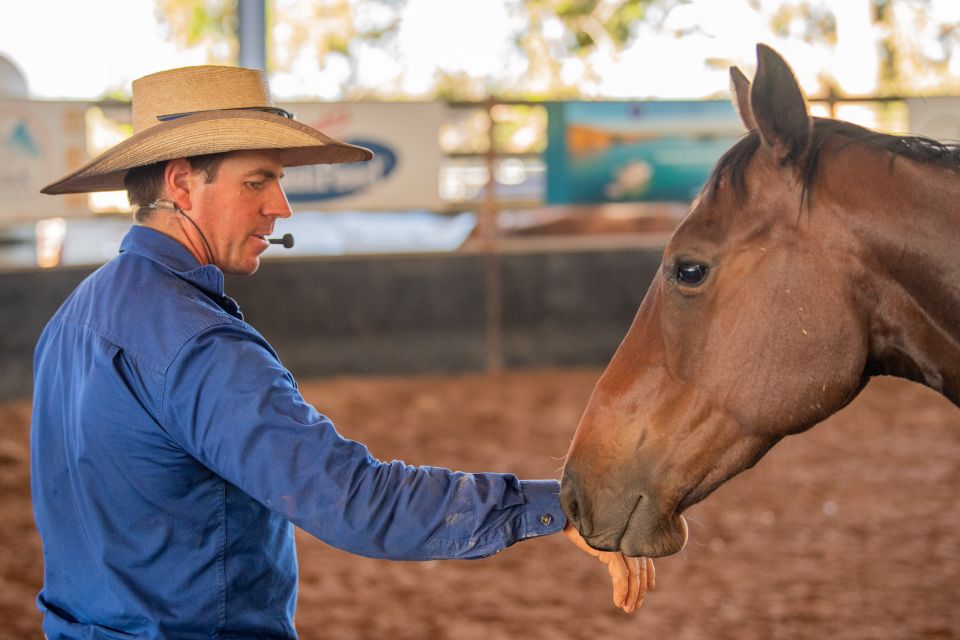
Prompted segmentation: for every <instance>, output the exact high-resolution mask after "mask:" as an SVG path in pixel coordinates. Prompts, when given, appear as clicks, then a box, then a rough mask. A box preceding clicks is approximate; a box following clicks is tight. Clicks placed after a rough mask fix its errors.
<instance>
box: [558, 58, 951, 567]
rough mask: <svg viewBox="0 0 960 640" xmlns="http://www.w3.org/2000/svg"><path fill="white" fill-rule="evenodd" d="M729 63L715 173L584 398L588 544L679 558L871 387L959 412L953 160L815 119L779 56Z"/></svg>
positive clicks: (920, 145)
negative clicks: (734, 498)
mask: <svg viewBox="0 0 960 640" xmlns="http://www.w3.org/2000/svg"><path fill="white" fill-rule="evenodd" d="M757 58H758V64H757V74H756V77H755V79H754V82H753V86H752V87H751V86H750V83H749V81H748V80H747V79H746V78H745V77H744V76H743V74H742V73H740V71H739V70H738V69H736V68H734V69H731V76H732V78H733V86H734V94H735V95H734V97H735V102H736V104H737V106H738V110H739V112H740V115H741V119H742V120H743V122H744V124H745V125H746V127H747V129H748V133H747V134H746V135H745V136H744V137H743V138H742V139H741V140H740V141H739V142H738V143H737V144H736V145H734V146H733V147H732V148H731V149H729V150H728V151H727V152H726V154H725V155H724V156H723V157H722V158H721V159H720V160H719V161H718V163H717V166H716V167H715V169H714V171H713V174H712V176H711V178H710V179H709V181H708V182H707V184H706V185H705V187H704V189H703V191H702V192H701V194H700V196H699V197H698V199H697V200H696V201H695V202H694V203H693V205H692V209H691V211H690V213H689V215H688V216H687V218H686V219H685V220H684V221H683V223H682V224H681V225H680V226H679V227H678V228H677V230H676V232H675V234H674V236H673V238H672V239H671V240H670V242H669V244H668V246H667V247H666V249H665V251H664V255H663V262H662V268H661V270H660V272H659V274H658V275H657V277H656V278H655V279H654V281H653V283H652V284H651V286H650V289H649V291H648V292H647V295H646V297H645V299H644V300H643V303H642V304H641V306H640V310H639V311H638V313H637V316H636V318H635V320H634V321H633V325H632V326H631V327H630V330H629V332H628V333H627V335H626V337H625V338H624V340H623V343H622V344H621V345H620V347H619V349H618V350H617V352H616V354H615V355H614V357H613V359H612V361H611V362H610V364H609V366H608V368H607V369H606V371H605V372H604V374H603V376H602V377H601V379H600V381H599V382H598V383H597V387H596V389H595V390H594V392H593V395H592V397H591V399H590V402H589V404H588V406H587V409H586V412H585V413H584V416H583V418H582V420H581V422H580V425H579V427H578V428H577V432H576V435H575V436H574V439H573V442H572V444H571V447H570V451H569V453H568V457H567V461H566V464H565V467H564V473H563V485H562V493H561V499H562V501H563V504H564V508H565V509H566V512H567V515H568V517H569V519H570V521H571V522H573V523H575V524H576V526H577V527H578V528H579V530H580V532H581V534H582V535H583V537H584V538H585V539H586V540H587V542H588V543H589V544H590V545H591V546H593V547H596V548H597V549H603V550H621V551H623V552H624V553H625V554H627V555H632V556H663V555H669V554H672V553H675V552H677V551H678V550H680V549H681V548H682V547H683V545H684V543H685V541H686V535H687V529H686V523H685V521H684V519H683V518H682V516H681V514H682V513H683V511H684V509H686V508H687V507H689V506H691V505H693V504H695V503H697V502H699V501H700V500H703V499H704V498H705V497H707V496H708V495H709V494H710V493H711V492H712V491H713V490H714V489H716V488H717V487H718V486H720V485H721V484H722V483H724V482H725V481H727V480H728V479H730V478H731V477H732V476H734V475H736V474H738V473H740V472H741V471H743V470H745V469H748V468H750V467H751V466H753V465H754V464H755V463H756V462H757V461H758V460H759V459H760V458H761V457H762V456H763V455H764V454H765V453H766V452H767V451H768V450H769V449H770V447H772V446H773V445H774V444H776V443H777V442H778V441H779V440H780V439H781V438H783V437H784V436H786V435H789V434H793V433H798V432H801V431H804V430H806V429H809V428H810V427H812V426H813V425H815V424H817V423H818V422H820V421H822V420H823V419H825V418H826V417H827V416H829V415H830V414H832V413H834V412H836V411H838V410H839V409H840V408H842V407H844V406H845V405H846V404H847V403H849V402H850V401H851V400H852V399H853V398H854V397H855V396H856V395H857V394H858V393H859V392H860V390H861V389H863V387H864V385H865V384H866V383H867V381H868V380H869V378H870V377H871V376H875V375H894V376H900V377H904V378H908V379H910V380H914V381H917V382H920V383H922V384H925V385H927V386H929V387H931V388H933V389H935V390H937V391H939V392H940V393H942V394H943V395H945V396H946V397H947V398H949V399H950V400H952V401H953V402H954V403H955V404H960V259H958V256H960V152H958V149H957V147H955V146H952V145H944V144H941V143H937V142H935V141H932V140H927V139H923V138H916V137H900V136H892V135H885V134H880V133H876V132H873V131H870V130H867V129H863V128H861V127H858V126H855V125H852V124H849V123H845V122H840V121H837V120H831V119H821V118H812V117H810V116H809V115H808V111H807V105H806V102H805V100H804V97H803V94H802V92H801V90H800V88H799V86H798V85H797V82H796V79H795V78H794V76H793V73H792V72H791V70H790V68H789V67H788V66H787V64H786V62H784V60H783V59H782V58H781V57H780V56H779V55H778V54H777V53H776V52H774V51H773V50H772V49H770V48H768V47H766V46H763V45H759V46H758V47H757Z"/></svg>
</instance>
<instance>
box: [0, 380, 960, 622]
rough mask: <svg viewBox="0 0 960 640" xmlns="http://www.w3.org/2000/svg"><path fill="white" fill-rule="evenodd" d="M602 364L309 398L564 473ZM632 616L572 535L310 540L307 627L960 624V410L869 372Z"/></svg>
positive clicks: (541, 472) (15, 562)
mask: <svg viewBox="0 0 960 640" xmlns="http://www.w3.org/2000/svg"><path fill="white" fill-rule="evenodd" d="M599 374H600V371H599V370H596V369H588V370H549V371H531V372H510V373H505V374H502V375H499V376H486V375H468V376H456V377H418V378H375V379H367V378H363V379H361V378H342V379H328V380H320V381H312V382H307V383H305V384H303V385H302V389H303V392H304V395H305V396H306V397H307V399H308V400H310V401H311V402H313V403H314V404H315V405H316V406H317V407H318V408H320V410H321V411H322V412H324V413H326V414H327V415H329V416H330V417H331V418H333V420H334V422H335V423H336V424H337V426H338V429H339V431H340V432H341V433H342V434H344V435H345V436H347V437H351V438H355V439H358V440H360V441H363V442H365V443H367V444H368V445H369V447H370V449H371V451H372V452H373V453H374V455H376V456H378V457H380V458H386V459H393V458H400V459H403V460H405V461H407V462H409V463H412V464H429V465H443V466H448V467H452V468H455V469H462V470H469V471H481V470H485V471H486V470H489V471H510V472H514V473H517V474H518V475H520V476H521V477H526V478H537V477H551V478H558V477H559V472H560V467H561V465H562V464H563V462H562V457H563V455H564V453H565V451H566V448H567V445H568V443H569V439H570V437H572V435H573V432H574V429H575V427H576V424H577V420H578V418H579V416H580V412H581V411H582V410H583V408H584V407H585V406H586V402H587V398H588V396H589V394H590V390H591V388H592V386H593V384H594V382H595V381H596V379H597V378H598V377H599ZM29 412H30V406H29V403H28V402H26V401H24V402H14V403H7V404H2V405H0V490H2V494H0V495H2V502H0V509H2V511H0V516H2V518H0V523H2V524H0V639H7V638H39V637H41V633H40V626H39V625H40V618H39V615H38V613H37V611H36V608H35V606H34V602H33V599H34V596H35V594H36V591H37V589H38V588H39V585H40V576H41V566H42V565H41V556H40V543H39V539H38V538H37V535H36V533H35V531H34V528H33V520H32V515H31V509H30V496H29V468H28V466H29V454H28V445H27V443H28V429H29ZM688 521H689V523H690V541H689V543H688V544H687V547H686V549H684V551H683V552H681V553H680V554H678V555H676V556H673V557H670V558H664V559H661V560H659V561H658V562H657V590H656V591H655V592H652V593H650V594H648V596H647V598H646V601H645V603H644V605H643V608H642V609H641V610H640V611H638V612H637V613H634V614H633V615H630V616H628V615H625V614H623V613H621V612H620V611H619V610H617V609H615V608H614V607H613V605H612V603H611V596H610V587H609V584H608V580H607V577H606V570H605V569H604V568H603V567H602V566H601V565H600V564H599V563H597V562H596V561H594V560H593V559H592V558H589V557H588V556H586V555H585V554H583V553H581V552H579V551H577V550H576V549H574V548H573V546H572V545H571V544H570V543H569V542H567V541H566V540H564V539H562V538H561V537H560V536H553V537H551V538H546V539H539V540H533V541H528V542H524V543H521V544H520V545H517V546H515V547H513V548H511V549H508V550H507V551H504V552H503V553H501V554H498V555H497V556H495V557H493V558H489V559H485V560H479V561H451V562H426V563H413V562H388V561H377V560H369V559H365V558H357V557H354V556H350V555H348V554H346V553H343V552H341V551H338V550H335V549H332V548H330V547H327V546H326V545H324V544H323V543H321V542H318V541H316V540H314V539H311V538H308V537H307V536H305V535H300V536H299V541H298V543H299V557H300V572H301V579H300V601H299V608H298V614H297V626H298V628H299V631H300V634H301V637H302V638H304V639H307V640H309V639H313V638H317V639H319V638H333V639H375V638H391V639H395V640H406V639H410V640H414V639H415V640H444V639H450V640H472V639H477V640H481V639H482V640H499V639H511V640H516V639H527V638H545V639H546V638H549V639H562V638H577V639H584V640H595V639H597V638H619V639H626V638H638V639H642V638H656V639H664V640H665V639H671V640H683V639H695V638H704V639H707V638H709V639H711V640H712V639H725V638H730V639H737V640H750V639H761V638H762V639H778V638H784V639H791V640H796V639H803V638H832V639H835V640H846V639H854V638H856V639H858V640H859V639H872V638H877V639H879V638H909V639H915V638H916V639H920V638H960V410H958V409H957V408H955V407H954V406H953V405H951V404H950V403H949V402H948V401H946V400H945V399H943V398H942V397H940V396H938V395H937V394H935V393H934V392H932V391H930V390H928V389H925V388H923V387H920V386H918V385H914V384H911V383H908V382H905V381H901V380H895V379H891V378H882V379H878V380H874V381H873V382H871V384H870V385H869V386H868V387H867V389H866V390H865V391H864V392H863V394H862V395H861V396H860V397H859V398H858V399H857V400H856V401H855V402H854V403H853V404H852V405H851V406H849V407H847V408H846V409H844V410H843V411H842V412H841V413H839V414H837V415H836V416H834V417H833V418H832V419H830V420H829V421H828V422H826V423H824V424H821V425H819V426H817V427H815V428H814V429H813V430H812V431H810V432H808V433H805V434H801V435H798V436H793V437H790V438H787V439H786V440H785V441H783V442H782V443H780V444H779V445H777V446H776V447H774V449H773V450H772V451H771V452H770V453H769V454H768V455H767V456H766V457H765V458H764V459H763V460H761V461H760V463H759V464H758V465H757V466H756V467H755V468H754V469H752V470H750V471H747V472H746V473H744V474H742V475H741V476H739V477H737V478H735V479H733V480H732V481H730V482H729V483H728V484H726V485H725V486H723V487H721V488H720V489H719V490H718V491H717V492H716V493H715V494H714V495H712V496H710V497H709V498H707V500H706V502H704V503H702V504H700V505H697V506H695V507H693V508H692V509H690V511H689V512H688Z"/></svg>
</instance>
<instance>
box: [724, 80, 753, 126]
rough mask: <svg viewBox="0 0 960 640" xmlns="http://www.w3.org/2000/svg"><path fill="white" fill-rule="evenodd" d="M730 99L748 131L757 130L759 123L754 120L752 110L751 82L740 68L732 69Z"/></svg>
mask: <svg viewBox="0 0 960 640" xmlns="http://www.w3.org/2000/svg"><path fill="white" fill-rule="evenodd" d="M730 97H731V98H732V99H733V107H734V108H735V109H736V110H737V113H739V114H740V120H742V121H743V126H745V127H746V128H747V131H753V130H754V129H756V128H757V123H756V121H754V119H753V111H752V110H751V109H750V81H749V80H747V76H745V75H743V71H740V69H739V67H730Z"/></svg>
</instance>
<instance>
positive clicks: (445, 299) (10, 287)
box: [0, 247, 661, 399]
mask: <svg viewBox="0 0 960 640" xmlns="http://www.w3.org/2000/svg"><path fill="white" fill-rule="evenodd" d="M660 254H661V249H660V248H649V247H637V248H629V247H628V248H616V249H609V248H605V249H574V250H565V251H528V252H510V253H503V254H500V255H499V256H498V259H499V265H498V268H499V272H500V279H499V282H500V289H501V296H500V300H501V308H502V311H501V315H500V317H501V321H500V327H501V329H502V339H501V340H500V345H501V346H500V349H501V353H500V360H501V361H502V362H503V364H504V366H506V367H508V368H510V367H539V366H557V365H572V366H576V365H600V364H602V363H604V362H605V361H607V360H608V359H609V358H610V356H611V355H612V354H613V352H614V350H615V349H616V347H617V345H618V344H619V342H620V340H621V338H622V337H623V335H624V334H625V333H626V330H627V328H628V327H629V325H630V321H631V320H632V319H633V316H634V314H635V313H636V309H637V307H638V305H639V304H640V301H641V300H642V298H643V294H644V292H645V291H646V289H647V287H648V285H649V283H650V280H651V278H652V277H653V274H654V273H655V272H656V269H657V267H658V265H659V261H660ZM491 259H492V258H491V257H490V256H488V255H485V254H480V253H476V254H426V255H402V256H388V257H383V256H381V257H375V258H374V257H351V258H320V259H318V258H314V259H277V260H270V261H265V262H264V263H263V266H262V267H261V269H260V271H259V272H258V273H257V274H256V275H255V276H254V277H252V278H228V280H227V293H228V295H231V296H232V297H234V298H235V299H236V300H237V301H238V302H239V303H240V307H241V309H242V311H243V312H244V315H245V317H246V319H247V320H248V321H249V322H250V323H251V324H253V325H254V326H255V327H257V329H258V330H260V331H261V333H263V334H264V336H266V338H267V339H268V340H270V342H271V343H272V344H273V346H274V347H275V348H276V350H277V352H278V353H279V355H280V358H281V360H282V361H283V363H284V364H285V365H286V366H287V368H289V369H290V370H291V371H292V372H293V373H294V375H295V376H297V377H298V378H304V377H312V376H329V375H340V374H373V375H379V374H401V375H410V374H419V373H443V372H460V371H482V370H484V369H486V368H487V367H488V364H489V362H490V359H489V349H488V347H489V346H490V345H491V344H496V342H494V343H491V342H490V339H489V332H488V309H487V277H488V273H489V267H490V264H489V261H490V260H491ZM92 270H93V268H58V269H54V270H23V271H17V272H8V273H0V295H2V299H3V300H4V304H3V305H2V308H0V327H3V331H2V332H0V349H2V353H3V354H4V360H5V362H4V366H3V368H2V372H0V399H10V398H15V397H23V396H27V395H29V394H30V393H31V390H32V383H31V377H32V357H33V347H34V345H35V344H36V341H37V338H38V337H39V335H40V332H41V331H42V329H43V326H44V324H45V323H46V321H47V319H48V318H49V317H50V316H51V315H52V314H53V312H54V311H55V310H56V308H57V307H58V306H59V304H60V303H61V302H62V301H63V300H64V299H65V298H66V296H67V295H68V294H69V293H70V291H71V290H72V289H73V288H74V287H75V286H76V285H77V284H78V283H79V282H80V281H81V280H82V279H83V278H84V277H85V276H86V275H88V274H89V273H90V272H91V271H92Z"/></svg>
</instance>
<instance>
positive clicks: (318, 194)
mask: <svg viewBox="0 0 960 640" xmlns="http://www.w3.org/2000/svg"><path fill="white" fill-rule="evenodd" d="M349 142H350V144H356V145H359V146H361V147H366V148H368V149H370V150H371V151H373V160H370V161H369V162H356V163H349V164H318V165H312V166H306V167H289V168H288V169H287V170H286V172H285V173H286V175H285V176H284V178H283V189H284V191H286V193H287V199H288V200H289V201H290V202H315V201H317V200H333V199H336V198H344V197H346V196H351V195H356V194H359V193H363V192H364V191H367V190H368V189H370V188H371V187H372V186H374V185H376V184H377V183H379V182H383V181H384V180H386V179H387V177H388V176H389V175H390V174H391V173H393V171H394V169H396V167H397V154H396V153H394V152H393V150H392V149H390V148H389V147H386V146H384V145H382V144H378V143H376V142H372V141H370V140H350V141H349Z"/></svg>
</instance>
